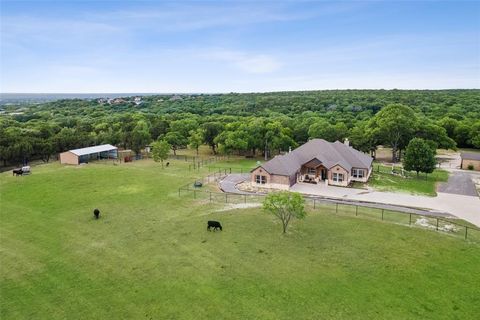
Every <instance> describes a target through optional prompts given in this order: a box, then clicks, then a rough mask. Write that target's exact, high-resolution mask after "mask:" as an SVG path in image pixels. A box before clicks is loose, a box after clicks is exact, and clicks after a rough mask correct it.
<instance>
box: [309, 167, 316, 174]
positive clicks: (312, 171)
mask: <svg viewBox="0 0 480 320" xmlns="http://www.w3.org/2000/svg"><path fill="white" fill-rule="evenodd" d="M307 173H308V174H315V173H316V170H315V168H308V169H307Z"/></svg>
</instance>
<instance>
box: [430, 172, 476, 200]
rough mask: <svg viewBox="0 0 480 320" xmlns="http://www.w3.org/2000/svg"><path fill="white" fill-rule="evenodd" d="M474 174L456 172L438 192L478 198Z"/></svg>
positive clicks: (451, 174)
mask: <svg viewBox="0 0 480 320" xmlns="http://www.w3.org/2000/svg"><path fill="white" fill-rule="evenodd" d="M472 175H473V174H472V173H470V172H460V171H455V172H451V173H450V177H449V178H448V181H447V182H443V183H442V184H440V185H439V186H438V188H437V191H438V192H443V193H450V194H461V195H464V196H477V195H478V194H477V190H476V189H475V184H474V183H473V181H472Z"/></svg>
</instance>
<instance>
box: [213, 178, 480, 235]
mask: <svg viewBox="0 0 480 320" xmlns="http://www.w3.org/2000/svg"><path fill="white" fill-rule="evenodd" d="M231 176H233V177H231ZM246 179H248V176H247V177H245V175H238V174H236V175H233V174H232V175H229V176H227V177H226V178H225V179H224V180H222V181H221V182H220V187H221V189H222V190H223V191H225V192H234V193H239V194H249V193H247V192H244V191H240V190H238V189H237V188H236V187H235V186H236V184H238V183H240V182H242V181H245V180H246ZM227 190H228V191H227ZM290 190H291V191H295V192H299V193H302V194H305V195H309V196H319V197H322V198H327V199H332V200H343V201H345V202H349V203H352V204H359V205H362V204H365V203H375V204H383V205H388V206H390V208H391V210H399V211H405V210H402V208H405V207H407V208H411V209H418V210H422V211H424V212H430V213H431V214H438V215H442V216H445V214H450V215H453V216H456V217H458V218H461V219H464V220H466V221H468V222H470V223H472V224H474V225H476V226H478V227H480V198H479V197H478V196H471V195H462V194H454V193H445V192H438V195H437V196H436V197H427V196H419V195H412V194H408V193H401V192H397V193H394V192H380V191H373V190H364V189H355V188H343V187H334V186H326V185H324V184H309V183H297V184H295V185H293V186H292V187H291V188H290Z"/></svg>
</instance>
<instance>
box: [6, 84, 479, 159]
mask: <svg viewBox="0 0 480 320" xmlns="http://www.w3.org/2000/svg"><path fill="white" fill-rule="evenodd" d="M3 109H4V111H5V112H4V113H3V114H2V115H0V160H1V161H2V162H3V164H4V165H8V164H17V163H22V162H26V161H28V160H31V159H42V160H44V161H49V159H50V158H51V156H52V155H54V154H57V153H59V152H62V151H65V150H68V149H72V148H80V147H85V146H90V145H95V144H102V143H111V144H114V145H117V146H119V147H122V148H128V149H132V150H133V151H135V152H137V153H138V152H140V151H141V149H142V148H143V147H144V146H145V145H147V144H150V143H152V142H153V141H156V140H159V139H160V140H165V141H166V142H168V144H169V145H170V146H171V148H172V150H173V152H176V150H178V149H179V148H184V147H186V146H190V147H191V148H193V149H197V150H198V147H199V146H200V145H202V144H206V145H208V146H209V147H210V148H211V150H212V153H217V152H221V153H235V154H244V155H262V156H265V157H271V156H272V155H274V154H276V153H279V152H281V151H287V150H288V149H289V148H294V147H296V146H298V145H300V144H302V143H304V142H306V141H307V140H308V139H310V138H323V139H326V140H328V141H335V140H339V141H342V140H343V139H345V138H349V139H350V141H351V144H352V145H353V146H354V147H356V148H358V149H360V150H362V151H365V152H371V153H372V154H374V153H375V150H376V148H377V146H378V145H386V146H390V147H392V160H393V161H397V160H399V159H400V158H401V155H402V151H403V150H405V148H406V146H407V145H408V143H409V141H410V140H411V139H412V138H414V137H418V138H422V139H425V140H427V141H430V142H431V143H434V144H435V146H437V147H441V148H456V147H467V148H480V90H440V91H428V90H427V91H408V90H407V91H405V90H332V91H306V92H275V93H256V94H254V93H252V94H235V93H232V94H212V95H181V96H173V97H172V96H171V95H157V96H147V97H142V102H141V103H140V104H139V103H135V102H134V100H133V98H125V99H123V100H120V101H119V102H117V103H112V104H109V103H106V102H105V101H103V100H100V99H97V100H80V99H72V100H59V101H55V102H49V103H43V104H39V105H30V106H25V105H22V106H8V107H3Z"/></svg>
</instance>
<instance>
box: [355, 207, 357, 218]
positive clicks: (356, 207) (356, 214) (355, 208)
mask: <svg viewBox="0 0 480 320" xmlns="http://www.w3.org/2000/svg"><path fill="white" fill-rule="evenodd" d="M355 216H358V206H355Z"/></svg>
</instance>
